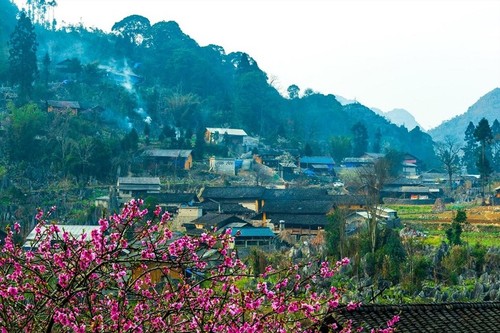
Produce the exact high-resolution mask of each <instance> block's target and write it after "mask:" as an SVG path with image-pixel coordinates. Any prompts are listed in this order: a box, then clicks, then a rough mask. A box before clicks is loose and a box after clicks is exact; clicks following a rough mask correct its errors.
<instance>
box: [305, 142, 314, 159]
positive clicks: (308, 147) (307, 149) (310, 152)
mask: <svg viewBox="0 0 500 333" xmlns="http://www.w3.org/2000/svg"><path fill="white" fill-rule="evenodd" d="M304 155H305V156H313V149H312V147H311V145H310V144H309V143H306V146H305V147H304Z"/></svg>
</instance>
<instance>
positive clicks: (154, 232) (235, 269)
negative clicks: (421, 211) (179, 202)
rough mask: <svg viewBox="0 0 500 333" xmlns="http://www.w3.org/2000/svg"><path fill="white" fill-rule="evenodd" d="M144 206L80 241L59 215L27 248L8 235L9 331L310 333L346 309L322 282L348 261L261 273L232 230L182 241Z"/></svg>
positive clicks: (0, 314)
mask: <svg viewBox="0 0 500 333" xmlns="http://www.w3.org/2000/svg"><path fill="white" fill-rule="evenodd" d="M141 204H142V202H141V201H140V200H138V201H136V200H132V201H131V202H130V203H128V204H126V205H125V207H124V209H123V210H122V212H121V213H120V214H115V215H113V216H111V217H109V218H108V219H101V220H99V226H98V227H97V228H95V229H93V230H92V231H91V232H90V233H84V234H82V235H76V236H75V235H71V234H70V233H68V232H66V231H64V227H59V226H57V225H54V224H50V223H49V222H48V221H47V220H46V219H48V218H50V214H51V213H52V212H53V210H51V211H49V213H48V214H45V215H44V212H43V211H41V210H39V211H38V213H37V216H36V219H37V221H38V225H37V227H36V229H35V230H36V238H35V240H34V242H33V243H32V244H31V248H30V249H28V250H24V249H22V248H20V247H18V246H16V245H15V244H14V243H13V236H14V233H13V232H14V231H15V232H19V229H20V226H19V224H17V223H16V224H15V225H14V227H13V229H14V230H10V229H9V230H7V233H8V236H7V238H6V240H5V244H4V246H3V248H2V249H1V252H0V278H1V279H0V295H1V296H2V306H1V308H0V329H1V330H2V332H14V331H32V332H33V331H36V332H42V331H46V332H54V331H56V332H59V331H60V332H70V331H71V332H87V331H95V332H117V331H120V332H127V331H130V332H180V331H181V332H183V331H184V332H185V331H189V332H250V331H251V332H290V331H293V332H313V331H317V329H318V328H319V327H320V326H321V325H326V324H323V319H325V317H326V316H327V315H328V314H329V313H330V312H331V311H335V308H337V307H339V306H341V305H340V304H339V302H340V299H341V290H340V289H337V288H335V287H326V288H323V287H322V286H323V285H324V284H323V281H328V279H330V278H332V277H333V276H334V274H335V273H336V272H337V271H338V270H339V269H340V268H341V267H342V266H344V265H346V264H347V263H348V260H347V259H344V260H342V261H338V262H337V263H335V264H334V265H333V266H330V265H329V264H328V263H327V262H312V261H311V262H309V263H305V264H296V265H292V266H289V267H284V268H280V269H274V268H273V267H271V266H267V267H266V268H265V271H264V273H262V274H260V275H258V276H257V277H254V276H253V274H252V272H251V271H250V270H249V269H248V268H247V266H246V265H245V264H244V263H243V262H242V261H241V260H239V259H238V258H237V253H236V251H234V250H232V248H231V246H230V244H231V243H232V241H233V239H232V238H231V236H230V230H228V231H226V232H222V233H218V234H202V235H201V236H200V237H197V238H191V237H187V236H178V235H175V234H173V233H172V232H171V230H170V229H169V227H168V221H169V218H170V216H169V214H168V213H167V212H162V210H161V208H159V207H157V208H156V209H155V210H154V214H153V215H154V217H153V219H151V220H145V219H146V218H145V216H146V215H147V214H148V211H147V210H142V209H141ZM44 218H45V219H44ZM245 279H246V280H247V281H248V285H247V284H244V283H241V282H242V280H245ZM270 281H273V282H274V283H270ZM347 306H348V308H349V309H354V308H356V307H358V306H359V304H357V303H352V302H351V303H349V304H348V305H347ZM395 321H397V318H395V320H393V321H392V322H391V323H390V324H389V325H390V326H391V325H393V324H394V323H395ZM339 325H341V326H343V332H351V329H352V330H354V328H351V324H350V323H349V322H347V323H339ZM329 327H330V329H331V330H332V331H333V330H337V329H338V326H337V329H335V328H334V327H333V326H329ZM325 328H326V327H325ZM389 331H392V329H389Z"/></svg>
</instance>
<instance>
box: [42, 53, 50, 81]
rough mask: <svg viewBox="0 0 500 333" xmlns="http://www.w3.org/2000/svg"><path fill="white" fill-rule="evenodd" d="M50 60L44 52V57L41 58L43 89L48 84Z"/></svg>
mask: <svg viewBox="0 0 500 333" xmlns="http://www.w3.org/2000/svg"><path fill="white" fill-rule="evenodd" d="M51 62H52V61H51V59H50V56H49V52H46V53H45V55H44V56H43V61H42V65H43V68H42V83H43V85H44V86H45V87H47V85H48V84H49V75H50V63H51Z"/></svg>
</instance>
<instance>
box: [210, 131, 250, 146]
mask: <svg viewBox="0 0 500 333" xmlns="http://www.w3.org/2000/svg"><path fill="white" fill-rule="evenodd" d="M246 136H247V133H246V132H245V131H244V130H242V129H239V128H220V127H207V128H206V129H205V142H207V143H214V144H220V143H225V144H227V145H240V146H243V138H244V137H246Z"/></svg>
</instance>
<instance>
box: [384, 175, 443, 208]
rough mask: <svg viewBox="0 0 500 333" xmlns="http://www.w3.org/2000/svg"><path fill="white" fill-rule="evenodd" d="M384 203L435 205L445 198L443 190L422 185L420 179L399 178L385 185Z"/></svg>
mask: <svg viewBox="0 0 500 333" xmlns="http://www.w3.org/2000/svg"><path fill="white" fill-rule="evenodd" d="M380 195H381V197H382V200H383V202H384V203H395V202H398V203H408V204H422V205H423V204H427V205H428V204H433V203H434V201H435V200H436V199H437V198H441V197H442V196H443V190H442V189H440V188H437V187H429V186H425V185H423V184H422V181H421V180H419V179H409V178H404V177H401V178H398V179H396V180H394V181H392V182H390V183H387V184H385V185H384V187H383V189H382V191H381V193H380Z"/></svg>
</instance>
